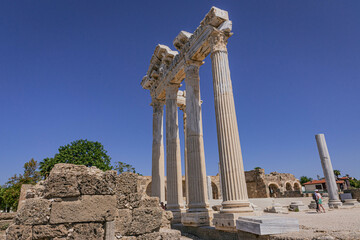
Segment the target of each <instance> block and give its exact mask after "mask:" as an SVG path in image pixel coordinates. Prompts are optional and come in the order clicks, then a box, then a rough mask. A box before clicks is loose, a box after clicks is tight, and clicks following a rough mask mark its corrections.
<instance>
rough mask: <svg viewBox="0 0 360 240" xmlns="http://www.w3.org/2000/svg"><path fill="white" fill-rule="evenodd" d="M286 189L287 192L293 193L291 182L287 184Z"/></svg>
mask: <svg viewBox="0 0 360 240" xmlns="http://www.w3.org/2000/svg"><path fill="white" fill-rule="evenodd" d="M285 188H286V191H292V190H293V188H292V186H291V183H289V182H287V183H286V184H285Z"/></svg>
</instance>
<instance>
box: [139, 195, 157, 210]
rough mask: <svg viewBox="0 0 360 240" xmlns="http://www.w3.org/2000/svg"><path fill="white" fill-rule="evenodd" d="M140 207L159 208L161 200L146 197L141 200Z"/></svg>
mask: <svg viewBox="0 0 360 240" xmlns="http://www.w3.org/2000/svg"><path fill="white" fill-rule="evenodd" d="M139 207H142V208H148V207H159V198H157V197H145V198H143V199H141V200H140V203H139Z"/></svg>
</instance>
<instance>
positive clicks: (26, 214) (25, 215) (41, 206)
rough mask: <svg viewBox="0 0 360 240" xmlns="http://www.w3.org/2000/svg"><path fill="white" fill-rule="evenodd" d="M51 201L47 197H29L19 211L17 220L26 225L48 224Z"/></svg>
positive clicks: (18, 222) (17, 222)
mask: <svg viewBox="0 0 360 240" xmlns="http://www.w3.org/2000/svg"><path fill="white" fill-rule="evenodd" d="M50 204H51V202H50V201H49V200H46V199H40V198H34V199H27V200H26V201H25V202H24V203H23V207H22V208H21V209H20V210H19V211H18V213H17V215H16V218H15V222H16V224H18V225H20V224H24V225H40V224H47V223H48V221H49V216H50Z"/></svg>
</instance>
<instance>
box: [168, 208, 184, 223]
mask: <svg viewBox="0 0 360 240" xmlns="http://www.w3.org/2000/svg"><path fill="white" fill-rule="evenodd" d="M170 211H171V212H172V214H173V219H172V220H171V223H181V216H182V214H183V213H185V209H180V210H176V211H173V210H171V209H170Z"/></svg>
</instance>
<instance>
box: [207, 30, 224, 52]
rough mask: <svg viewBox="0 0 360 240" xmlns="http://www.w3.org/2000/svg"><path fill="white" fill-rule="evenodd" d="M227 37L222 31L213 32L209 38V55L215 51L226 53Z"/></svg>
mask: <svg viewBox="0 0 360 240" xmlns="http://www.w3.org/2000/svg"><path fill="white" fill-rule="evenodd" d="M228 38H229V37H228V36H226V34H225V33H224V32H222V31H214V32H213V33H212V34H211V35H210V37H209V43H210V49H211V53H213V52H217V51H227V48H226V45H227V40H228Z"/></svg>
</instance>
